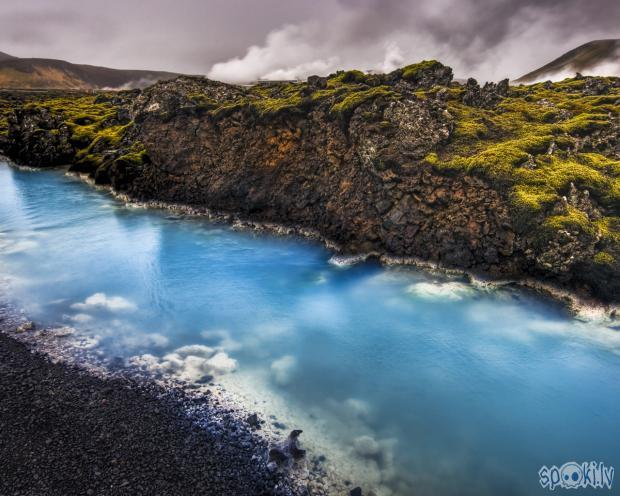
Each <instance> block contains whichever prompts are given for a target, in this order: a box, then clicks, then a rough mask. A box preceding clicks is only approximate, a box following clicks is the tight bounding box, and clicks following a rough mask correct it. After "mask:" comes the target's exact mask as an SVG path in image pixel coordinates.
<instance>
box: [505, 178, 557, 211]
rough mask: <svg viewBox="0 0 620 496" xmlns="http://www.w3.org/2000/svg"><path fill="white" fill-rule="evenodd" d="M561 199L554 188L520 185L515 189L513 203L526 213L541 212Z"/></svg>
mask: <svg viewBox="0 0 620 496" xmlns="http://www.w3.org/2000/svg"><path fill="white" fill-rule="evenodd" d="M558 199H559V197H558V195H557V193H556V192H555V191H554V190H553V188H549V187H546V186H531V185H525V184H518V185H516V186H515V187H514V189H513V198H512V200H513V203H514V204H515V206H516V207H518V208H519V209H521V210H523V211H525V212H536V213H537V212H540V211H541V210H543V209H544V208H545V207H547V206H549V205H552V204H553V203H555V202H556V201H557V200H558Z"/></svg>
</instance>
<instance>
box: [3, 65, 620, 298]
mask: <svg viewBox="0 0 620 496" xmlns="http://www.w3.org/2000/svg"><path fill="white" fill-rule="evenodd" d="M5 104H6V107H5V110H4V122H5V125H6V127H5V129H3V130H2V131H3V135H4V144H2V143H1V142H0V146H1V147H2V148H3V149H4V153H5V154H7V155H8V156H9V157H11V158H13V159H14V160H16V161H18V162H20V163H24V164H28V165H30V166H34V167H50V166H59V165H70V170H72V171H74V172H79V173H83V174H89V175H90V176H91V177H92V178H93V179H94V181H95V182H96V183H98V184H107V185H110V186H112V187H113V188H114V189H115V190H117V191H120V192H123V193H124V194H126V195H127V196H128V197H130V198H134V199H137V200H142V201H155V202H159V201H163V202H167V203H178V204H184V205H191V206H192V208H199V209H200V208H203V207H206V208H209V209H212V211H215V212H224V213H227V216H226V217H224V218H225V219H227V220H231V219H233V218H234V217H233V215H236V216H238V218H241V219H243V220H245V221H250V222H253V223H254V222H255V223H265V222H266V223H278V224H280V225H285V226H289V227H290V228H291V229H298V230H299V231H301V232H308V230H312V231H313V232H316V233H319V234H320V235H321V236H322V237H323V238H325V239H328V240H330V241H331V242H332V243H333V244H334V245H335V246H339V247H340V249H341V250H342V251H343V252H346V253H373V254H375V255H377V256H380V257H384V256H385V257H397V258H399V259H400V258H401V257H402V258H403V259H411V258H414V259H418V260H426V261H430V262H433V263H438V264H440V265H442V266H444V267H458V268H462V269H467V270H470V271H473V272H479V273H483V274H486V275H489V276H492V277H498V278H503V279H505V278H516V279H520V278H532V277H533V278H536V279H538V280H541V281H546V282H550V283H552V284H556V285H560V286H564V287H566V288H568V289H571V290H574V291H577V292H579V293H581V294H590V295H593V296H595V297H598V298H600V299H601V300H603V301H611V302H618V301H619V300H620V144H619V142H618V139H617V137H618V130H619V126H620V123H619V121H618V115H620V114H619V111H620V79H618V78H593V77H584V78H579V79H568V80H565V81H562V82H560V83H538V84H534V85H530V86H509V85H508V81H507V80H504V81H502V82H500V83H497V84H494V83H487V84H485V85H484V86H480V85H478V83H477V82H476V81H475V80H473V79H470V80H468V81H467V83H466V84H465V85H461V84H458V83H454V82H453V81H452V70H451V69H450V68H449V67H446V66H443V65H442V64H440V63H439V62H436V61H426V62H422V63H419V64H414V65H411V66H407V67H404V68H402V69H398V70H396V71H394V72H392V73H390V74H377V75H367V74H364V73H362V72H360V71H347V72H339V73H336V74H332V75H331V76H329V77H327V78H322V77H318V76H312V77H310V78H308V81H307V82H300V83H280V84H274V85H272V86H269V87H264V86H253V87H247V88H246V87H239V86H234V85H227V84H224V83H218V82H215V81H210V80H208V79H205V78H197V77H181V78H178V79H175V80H174V81H167V82H161V83H158V84H156V85H153V86H151V87H149V88H147V89H145V90H143V91H141V92H120V93H114V94H109V95H108V94H100V95H97V96H95V95H79V94H72V95H58V94H57V93H56V94H47V95H45V94H34V95H26V94H25V93H24V92H21V93H20V94H18V95H16V94H13V95H7V96H6V99H5ZM162 136H165V137H166V139H162ZM260 225H263V224H260Z"/></svg>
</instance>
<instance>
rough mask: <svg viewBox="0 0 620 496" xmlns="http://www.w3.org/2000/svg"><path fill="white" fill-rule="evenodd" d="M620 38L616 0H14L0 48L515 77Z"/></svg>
mask: <svg viewBox="0 0 620 496" xmlns="http://www.w3.org/2000/svg"><path fill="white" fill-rule="evenodd" d="M601 38H620V1H618V0H169V1H166V0H106V1H105V2H101V1H98V2H95V1H91V0H19V1H3V2H1V4H0V51H3V52H7V53H10V54H12V55H16V56H20V57H49V58H62V59H65V60H69V61H71V62H77V63H88V64H95V65H105V66H110V67H119V68H131V69H163V70H171V71H178V72H186V73H192V74H207V75H209V76H210V77H213V78H215V79H221V80H227V81H248V80H253V79H257V78H260V77H269V78H290V77H303V76H307V75H309V74H321V73H329V72H333V71H335V70H337V69H348V68H354V67H355V68H359V69H375V70H384V71H388V70H392V69H394V68H395V67H397V66H401V65H405V64H408V63H412V62H416V61H419V60H422V59H428V58H436V59H439V60H441V61H442V62H444V63H446V64H448V65H450V66H452V67H453V68H454V69H455V72H456V75H457V76H460V77H466V76H474V77H476V78H478V79H480V80H497V79H501V78H503V77H518V76H519V75H521V74H523V73H525V72H528V71H529V70H531V69H534V68H536V67H538V66H540V65H542V64H544V63H546V62H548V61H550V60H551V59H553V58H555V57H556V56H558V55H560V54H561V53H563V52H565V51H567V50H569V49H571V48H574V47H575V46H577V45H579V44H581V43H584V42H587V41H590V40H593V39H601Z"/></svg>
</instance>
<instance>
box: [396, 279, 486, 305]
mask: <svg viewBox="0 0 620 496" xmlns="http://www.w3.org/2000/svg"><path fill="white" fill-rule="evenodd" d="M407 293H409V294H411V295H414V296H416V297H418V298H422V299H425V300H436V301H459V300H462V299H464V298H466V297H469V296H472V295H474V294H475V293H476V289H475V288H474V287H472V286H471V285H470V284H465V283H462V282H454V281H452V282H417V283H414V284H411V285H409V286H408V287H407Z"/></svg>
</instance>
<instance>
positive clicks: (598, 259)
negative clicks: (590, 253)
mask: <svg viewBox="0 0 620 496" xmlns="http://www.w3.org/2000/svg"><path fill="white" fill-rule="evenodd" d="M614 261H615V259H614V256H613V255H612V254H611V253H608V252H606V251H599V252H598V253H597V254H596V255H594V263H595V264H597V265H613V264H614Z"/></svg>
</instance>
